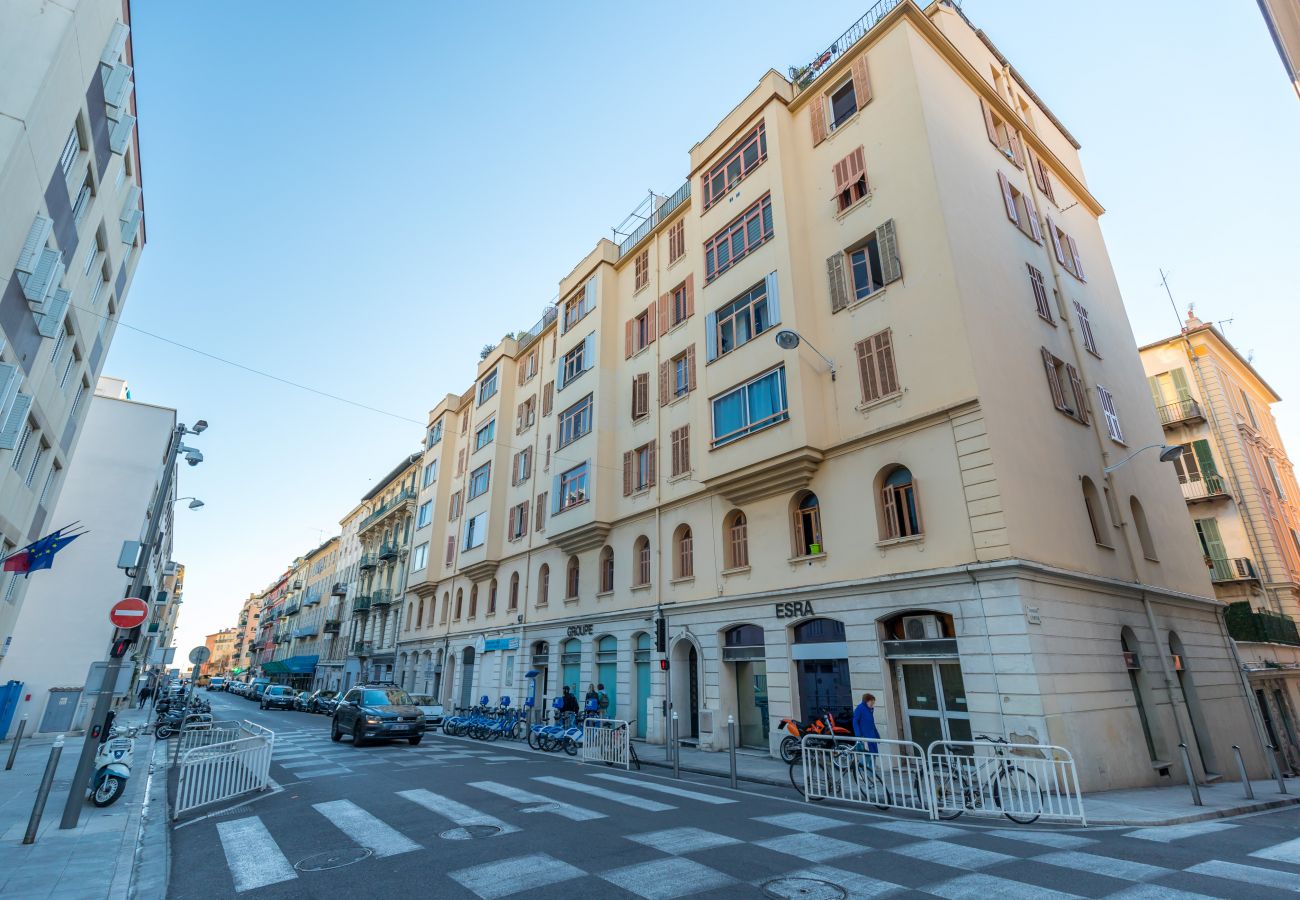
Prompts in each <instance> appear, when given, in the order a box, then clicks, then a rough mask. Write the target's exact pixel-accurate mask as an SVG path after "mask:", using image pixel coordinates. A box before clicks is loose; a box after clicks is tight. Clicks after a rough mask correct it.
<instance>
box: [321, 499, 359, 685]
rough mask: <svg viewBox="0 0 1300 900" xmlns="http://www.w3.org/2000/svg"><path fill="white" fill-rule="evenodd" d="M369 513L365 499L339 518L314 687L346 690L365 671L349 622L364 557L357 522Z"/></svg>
mask: <svg viewBox="0 0 1300 900" xmlns="http://www.w3.org/2000/svg"><path fill="white" fill-rule="evenodd" d="M368 515H370V507H369V506H368V505H367V504H364V503H361V504H358V505H356V506H354V507H353V508H352V509H351V510H349V512H348V514H347V515H345V516H344V517H343V518H342V519H340V520H339V537H338V552H337V553H336V554H335V556H334V572H333V578H332V580H331V581H330V589H329V596H328V597H327V598H326V600H325V618H324V620H323V622H322V623H321V643H320V648H321V652H320V658H319V659H318V660H317V661H316V675H315V680H314V681H313V682H312V687H313V689H324V690H331V691H342V690H346V689H347V688H349V687H351V686H352V685H353V684H355V683H356V682H357V680H358V679H359V677H360V674H361V659H360V657H358V656H353V655H350V654H351V650H352V648H353V647H354V646H355V641H354V640H353V639H352V637H353V636H352V628H351V625H350V624H349V623H350V622H351V617H352V612H351V610H352V598H353V596H354V595H355V594H356V588H357V576H358V574H359V569H358V563H359V562H360V560H361V541H360V539H359V538H358V537H357V526H358V525H359V524H360V523H361V520H362V519H363V518H365V517H366V516H368Z"/></svg>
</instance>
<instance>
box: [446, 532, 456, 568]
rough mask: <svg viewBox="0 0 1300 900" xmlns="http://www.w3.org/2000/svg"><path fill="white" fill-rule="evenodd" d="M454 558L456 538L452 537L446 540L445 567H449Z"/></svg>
mask: <svg viewBox="0 0 1300 900" xmlns="http://www.w3.org/2000/svg"><path fill="white" fill-rule="evenodd" d="M455 556H456V538H455V537H454V536H453V537H449V538H447V565H451V561H452V560H453V559H454V558H455Z"/></svg>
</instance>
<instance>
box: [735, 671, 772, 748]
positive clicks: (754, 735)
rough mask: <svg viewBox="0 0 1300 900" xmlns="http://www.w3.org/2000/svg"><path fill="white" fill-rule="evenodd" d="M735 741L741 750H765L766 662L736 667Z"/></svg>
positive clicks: (766, 727)
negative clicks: (750, 748)
mask: <svg viewBox="0 0 1300 900" xmlns="http://www.w3.org/2000/svg"><path fill="white" fill-rule="evenodd" d="M736 711H737V712H738V713H739V714H740V715H739V721H738V726H737V727H738V733H737V740H738V741H739V742H740V746H742V747H759V748H762V749H767V731H768V724H767V661H766V660H763V659H755V660H750V661H748V662H738V663H736Z"/></svg>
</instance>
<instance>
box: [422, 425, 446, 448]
mask: <svg viewBox="0 0 1300 900" xmlns="http://www.w3.org/2000/svg"><path fill="white" fill-rule="evenodd" d="M441 441H442V419H439V420H438V421H436V422H434V423H433V424H432V425H430V426H429V430H428V431H427V432H426V433H425V435H424V449H425V450H432V449H433V448H434V447H435V446H437V445H438V444H439V443H440V442H441Z"/></svg>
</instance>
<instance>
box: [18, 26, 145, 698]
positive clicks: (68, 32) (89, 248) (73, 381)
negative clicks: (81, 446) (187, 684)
mask: <svg viewBox="0 0 1300 900" xmlns="http://www.w3.org/2000/svg"><path fill="white" fill-rule="evenodd" d="M129 26H130V4H129V3H128V2H123V0H80V2H75V3H61V4H50V3H44V2H41V0H15V2H11V3H6V4H4V6H3V8H2V9H0V285H3V286H2V287H0V553H3V554H5V555H7V554H9V553H10V552H12V551H13V550H15V549H17V548H19V547H22V546H25V545H26V544H28V543H30V542H31V541H34V540H36V539H37V538H39V537H41V536H42V535H43V534H45V533H46V532H47V531H48V530H49V529H51V528H52V527H57V526H56V523H54V522H53V521H52V519H51V515H50V513H51V511H52V510H53V508H54V507H55V505H56V504H57V503H58V500H59V495H60V493H61V491H62V490H63V483H64V481H65V478H66V474H67V472H68V469H69V465H70V463H71V460H72V456H73V452H74V450H75V449H76V446H77V444H78V442H79V438H80V434H81V431H82V427H81V426H82V422H83V421H84V420H85V418H86V415H87V408H88V407H89V405H90V395H91V394H92V393H93V390H94V386H95V383H96V379H97V378H98V377H99V373H100V370H101V369H102V367H103V364H104V359H105V357H106V356H107V355H108V348H109V344H110V343H111V341H112V339H113V334H114V331H115V328H116V325H117V321H118V318H119V317H120V315H121V312H122V305H123V303H124V302H125V300H126V293H127V291H128V289H129V288H130V285H131V280H132V277H133V276H134V274H135V268H136V265H137V263H138V261H139V256H140V251H141V249H142V248H143V246H144V242H145V228H144V222H143V216H144V212H143V208H142V203H141V194H140V189H141V179H140V165H139V163H140V148H139V141H138V139H137V137H138V136H137V131H136V128H135V121H136V120H135V88H134V82H133V69H132V66H133V65H134V53H133V49H132V44H131V37H130V27H129ZM60 524H61V523H60ZM32 583H34V582H30V581H29V580H28V579H24V578H21V577H15V576H12V575H6V576H5V577H4V579H3V580H0V671H4V670H5V669H6V668H7V666H6V664H5V661H4V656H5V649H6V646H7V645H9V644H10V643H11V637H12V635H13V630H14V627H15V623H16V622H17V620H18V616H19V613H20V611H21V609H22V606H23V604H24V602H25V596H26V591H27V589H28V587H29V586H30V584H32ZM0 677H11V676H9V673H8V672H5V676H0Z"/></svg>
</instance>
